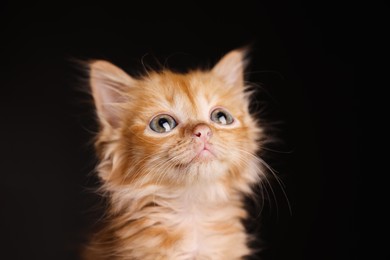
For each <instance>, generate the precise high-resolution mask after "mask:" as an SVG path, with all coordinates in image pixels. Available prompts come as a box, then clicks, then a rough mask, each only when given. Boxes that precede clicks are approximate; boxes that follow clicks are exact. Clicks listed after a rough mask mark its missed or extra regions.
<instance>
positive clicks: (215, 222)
mask: <svg viewBox="0 0 390 260" xmlns="http://www.w3.org/2000/svg"><path fill="white" fill-rule="evenodd" d="M244 65H245V59H244V52H243V51H241V50H235V51H232V52H230V53H229V54H227V55H226V56H225V57H223V59H221V60H220V61H219V62H218V63H217V64H216V65H215V67H214V68H213V69H211V70H209V71H192V72H189V73H187V74H176V73H173V72H171V71H167V70H164V71H162V72H160V73H157V72H150V73H148V75H147V76H145V77H144V78H141V79H134V78H132V77H131V76H129V75H127V74H126V73H125V72H123V71H122V70H120V69H119V68H117V67H115V66H114V65H112V64H110V63H108V62H105V61H94V62H92V63H91V64H90V68H91V88H92V94H93V97H94V100H95V104H96V108H97V114H98V117H99V121H100V123H101V131H100V133H99V135H98V137H97V140H96V149H97V152H98V154H99V156H100V160H101V162H100V165H99V167H98V169H97V170H98V174H99V177H100V178H101V179H102V181H103V187H102V190H104V192H105V193H106V194H107V195H108V196H109V201H110V207H109V211H108V212H107V219H106V220H105V226H104V227H103V228H102V229H101V230H100V232H98V233H96V234H94V236H93V237H92V238H91V241H90V243H89V245H88V246H87V248H86V250H85V254H84V259H86V260H99V259H110V260H115V259H118V260H119V259H142V260H148V259H153V260H156V259H214V260H218V259H242V258H243V257H244V256H246V255H249V254H250V253H251V250H250V249H249V247H248V245H247V242H248V239H249V235H248V234H247V233H246V231H245V229H244V226H243V224H242V223H241V221H242V219H244V218H245V217H246V216H247V213H246V212H245V210H244V208H243V202H242V200H243V197H244V196H245V195H248V194H250V193H251V186H252V185H253V184H255V183H257V182H259V181H260V176H261V174H262V172H261V169H260V165H259V164H258V161H257V160H256V156H255V154H256V152H257V151H258V150H259V148H260V147H259V146H260V145H259V139H260V138H261V137H262V131H261V128H260V127H259V126H258V123H257V122H256V121H255V119H254V118H253V117H252V116H251V115H250V114H249V111H248V106H249V97H248V94H247V92H246V91H245V88H246V87H245V84H244V80H243V71H244ZM215 108H223V109H225V110H226V111H228V112H229V113H230V114H231V115H232V116H233V117H234V122H233V123H232V124H231V125H221V124H217V123H215V122H214V121H212V120H211V119H210V113H211V112H212V111H213V109H215ZM159 114H168V115H171V116H172V117H173V118H174V119H175V120H176V122H177V127H176V128H174V129H173V130H172V131H170V132H168V133H162V134H161V133H156V132H153V130H152V129H150V127H149V122H150V121H151V120H152V118H153V117H154V116H156V115H159ZM199 129H200V130H199ZM202 131H203V132H202ZM206 135H207V136H206ZM205 140H206V141H205ZM206 143H207V145H209V146H210V147H211V148H210V151H211V152H210V153H208V152H207V151H205V150H202V149H200V150H199V147H200V146H201V145H203V146H205V145H206ZM203 146H202V147H203ZM205 147H206V146H205ZM204 149H206V148H204ZM198 150H199V151H202V152H199V153H198ZM201 153H202V154H203V155H204V157H201V156H200V155H199V154H201ZM197 154H198V156H197Z"/></svg>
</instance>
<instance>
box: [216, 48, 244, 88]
mask: <svg viewBox="0 0 390 260" xmlns="http://www.w3.org/2000/svg"><path fill="white" fill-rule="evenodd" d="M247 53H248V49H246V48H242V49H237V50H233V51H231V52H229V53H228V54H226V55H225V56H224V57H222V59H220V61H219V62H218V63H217V64H216V65H215V66H214V68H213V69H212V72H213V73H215V74H216V75H217V76H219V77H221V78H222V79H223V80H225V82H226V83H227V84H228V85H233V86H244V71H245V67H246V65H247V63H248V62H247V61H248V60H247V58H246V56H247Z"/></svg>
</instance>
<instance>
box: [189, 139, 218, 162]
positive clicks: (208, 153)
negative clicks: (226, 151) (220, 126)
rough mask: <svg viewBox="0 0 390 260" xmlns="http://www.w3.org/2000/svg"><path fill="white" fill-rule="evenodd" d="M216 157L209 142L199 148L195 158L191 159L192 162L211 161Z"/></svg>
mask: <svg viewBox="0 0 390 260" xmlns="http://www.w3.org/2000/svg"><path fill="white" fill-rule="evenodd" d="M215 158H216V156H215V153H214V151H213V148H212V146H211V145H210V144H209V143H205V144H203V146H201V147H200V148H199V149H197V150H196V151H195V156H194V158H192V159H191V161H190V163H196V162H210V161H212V160H214V159H215Z"/></svg>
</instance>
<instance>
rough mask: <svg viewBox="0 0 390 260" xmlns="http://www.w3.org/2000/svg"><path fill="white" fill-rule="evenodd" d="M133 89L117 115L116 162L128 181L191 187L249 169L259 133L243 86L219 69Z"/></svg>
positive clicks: (157, 79)
mask: <svg viewBox="0 0 390 260" xmlns="http://www.w3.org/2000/svg"><path fill="white" fill-rule="evenodd" d="M239 80H241V78H239ZM129 82H130V81H129ZM129 84H131V86H125V87H124V88H122V89H121V97H122V98H121V102H120V106H121V109H120V110H117V112H115V113H116V119H115V121H116V123H115V125H116V126H115V131H116V132H117V136H118V137H117V138H118V140H117V141H116V142H118V146H117V148H116V149H117V152H118V151H120V152H119V153H120V155H119V156H117V157H118V158H119V157H120V158H121V160H122V161H123V162H122V163H125V164H126V165H127V166H125V167H126V168H127V170H126V172H125V173H123V178H128V179H129V180H131V181H133V182H134V181H142V182H144V183H145V182H147V183H151V182H152V183H153V182H154V183H161V184H163V183H178V182H179V183H191V182H193V181H194V180H213V179H215V178H220V177H223V176H227V175H229V174H237V172H239V169H240V168H241V169H242V168H245V167H247V166H248V165H247V164H248V163H249V161H248V160H251V157H252V156H253V154H254V153H255V152H256V150H257V139H258V137H259V136H258V135H259V129H258V127H257V126H256V124H255V122H254V120H253V119H252V118H251V116H250V115H249V112H248V100H247V97H246V95H245V94H244V87H243V82H238V81H237V82H236V81H234V82H233V81H229V80H226V79H225V78H224V77H223V76H221V73H219V72H218V70H216V69H214V70H212V71H208V72H201V71H196V72H191V73H188V74H185V75H181V74H175V73H172V72H168V71H165V72H162V73H151V74H149V75H148V76H147V77H145V78H144V79H141V80H133V79H132V80H131V83H129ZM125 85H128V84H125ZM235 85H238V86H235ZM123 93H124V94H123ZM95 98H96V97H95ZM111 125H112V124H111ZM126 162H127V163H126Z"/></svg>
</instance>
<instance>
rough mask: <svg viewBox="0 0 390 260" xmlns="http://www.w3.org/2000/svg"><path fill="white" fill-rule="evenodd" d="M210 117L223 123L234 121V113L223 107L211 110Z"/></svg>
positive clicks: (227, 123)
mask: <svg viewBox="0 0 390 260" xmlns="http://www.w3.org/2000/svg"><path fill="white" fill-rule="evenodd" d="M210 118H211V120H212V121H214V122H215V123H217V124H221V125H230V124H231V123H233V121H234V119H233V117H232V115H231V114H229V113H228V112H227V111H226V110H223V109H221V108H217V109H215V110H214V111H213V112H211V116H210Z"/></svg>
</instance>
